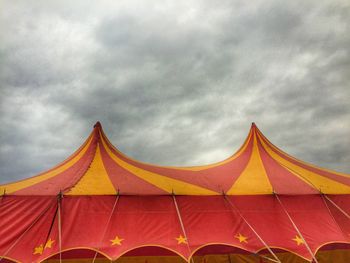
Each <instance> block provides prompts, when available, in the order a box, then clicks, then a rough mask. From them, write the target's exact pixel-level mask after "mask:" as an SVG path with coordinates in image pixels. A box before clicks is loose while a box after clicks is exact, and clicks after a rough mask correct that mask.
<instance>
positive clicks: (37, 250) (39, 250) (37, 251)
mask: <svg viewBox="0 0 350 263" xmlns="http://www.w3.org/2000/svg"><path fill="white" fill-rule="evenodd" d="M43 252H44V245H43V244H40V246H37V247H35V248H34V252H33V255H36V254H39V255H41V254H42V253H43Z"/></svg>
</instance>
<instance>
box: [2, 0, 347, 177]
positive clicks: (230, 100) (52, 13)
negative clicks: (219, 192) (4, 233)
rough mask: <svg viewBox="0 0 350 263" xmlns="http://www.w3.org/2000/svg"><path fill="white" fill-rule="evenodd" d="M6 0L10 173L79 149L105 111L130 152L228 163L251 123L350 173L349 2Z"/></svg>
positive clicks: (35, 168)
mask: <svg viewBox="0 0 350 263" xmlns="http://www.w3.org/2000/svg"><path fill="white" fill-rule="evenodd" d="M253 2H254V3H252V2H251V1H248V4H247V1H224V0H220V1H212V0H210V1H209V0H208V1H188V0H186V1H164V0H161V1H152V2H151V1H130V0H127V1H120V0H118V1H86V0H82V1H61V0H60V1H38V0H35V1H34V0H33V1H28V0H23V1H15V0H2V1H1V2H0V5H1V9H0V14H1V15H0V34H1V41H0V96H1V99H0V102H1V111H0V112H1V114H0V122H1V124H0V183H4V182H8V181H13V180H17V179H21V178H25V177H29V176H32V175H34V174H36V173H38V172H41V171H43V170H45V169H48V168H50V167H51V166H53V165H55V164H57V163H58V162H61V161H62V160H63V159H65V158H66V157H68V155H70V154H71V153H72V152H73V151H74V150H75V149H77V148H78V147H79V146H80V144H81V143H82V142H83V141H84V140H85V138H86V137H87V136H88V134H89V133H90V131H91V129H92V126H93V124H94V123H95V122H96V121H97V120H100V121H101V123H102V125H103V127H104V130H105V132H106V133H107V135H108V136H109V138H110V139H111V141H112V142H113V143H114V145H116V146H117V147H118V148H119V149H120V150H121V151H123V152H124V153H125V154H127V155H129V156H131V157H133V158H136V159H139V160H141V161H145V162H151V163H156V164H161V165H181V166H182V165H183V166H188V165H198V164H207V163H212V162H216V161H219V160H222V159H224V158H226V157H228V156H229V155H231V154H232V153H233V152H235V151H236V150H237V149H238V148H239V146H240V145H241V144H242V143H243V141H244V139H245V137H246V135H247V133H248V131H249V128H250V125H251V122H253V121H254V122H256V123H257V125H258V127H259V128H260V130H261V131H262V132H263V133H264V134H265V135H266V136H267V137H268V138H269V139H270V140H271V141H272V142H273V143H274V144H276V145H278V146H279V147H280V148H281V149H283V150H284V151H286V152H288V153H290V154H292V155H294V156H296V157H298V158H300V159H303V160H306V161H308V162H311V163H313V164H316V165H319V166H322V167H328V168H331V169H335V170H337V171H343V172H347V173H350V4H349V1H347V0H344V1H334V0H329V1H320V0H315V1H278V0H277V1H267V0H263V1H253Z"/></svg>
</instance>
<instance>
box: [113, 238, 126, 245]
mask: <svg viewBox="0 0 350 263" xmlns="http://www.w3.org/2000/svg"><path fill="white" fill-rule="evenodd" d="M123 240H124V238H120V237H118V236H115V238H114V239H111V242H112V246H115V245H118V246H121V245H122V241H123Z"/></svg>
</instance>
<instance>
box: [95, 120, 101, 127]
mask: <svg viewBox="0 0 350 263" xmlns="http://www.w3.org/2000/svg"><path fill="white" fill-rule="evenodd" d="M101 127H102V125H101V122H100V121H97V122H96V123H95V125H94V128H101Z"/></svg>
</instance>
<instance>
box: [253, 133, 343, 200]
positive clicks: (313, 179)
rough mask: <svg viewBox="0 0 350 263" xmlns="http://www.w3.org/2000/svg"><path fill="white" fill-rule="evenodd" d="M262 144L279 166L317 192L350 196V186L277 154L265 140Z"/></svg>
mask: <svg viewBox="0 0 350 263" xmlns="http://www.w3.org/2000/svg"><path fill="white" fill-rule="evenodd" d="M258 136H259V135H258ZM260 142H261V144H262V145H263V147H264V149H265V150H266V151H267V152H268V154H269V155H270V156H271V157H272V158H273V159H275V160H276V161H277V162H278V163H279V164H281V165H283V166H284V167H286V168H287V169H288V170H290V171H293V174H294V175H296V176H298V177H299V178H300V179H302V180H303V181H304V182H308V184H309V185H311V186H312V187H314V188H315V189H316V190H318V191H321V192H322V193H325V194H350V186H347V185H345V184H342V183H339V182H337V181H334V180H332V179H329V178H327V177H324V176H322V175H319V174H317V173H314V172H312V171H309V170H307V169H304V168H302V167H300V166H298V165H296V164H294V163H292V162H290V161H288V160H286V159H284V158H283V157H281V156H280V155H278V154H277V153H275V152H274V151H273V150H272V149H271V148H270V147H269V146H268V145H267V144H266V143H265V142H264V140H262V139H260Z"/></svg>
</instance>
